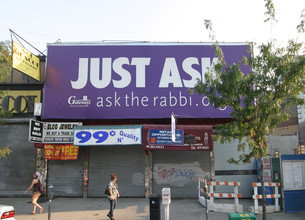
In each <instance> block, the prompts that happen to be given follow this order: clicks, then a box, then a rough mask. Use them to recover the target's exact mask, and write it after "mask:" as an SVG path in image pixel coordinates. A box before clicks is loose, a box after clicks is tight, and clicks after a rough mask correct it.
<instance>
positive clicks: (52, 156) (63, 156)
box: [44, 144, 79, 160]
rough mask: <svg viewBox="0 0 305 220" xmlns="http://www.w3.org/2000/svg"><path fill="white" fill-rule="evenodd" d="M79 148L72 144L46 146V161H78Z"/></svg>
mask: <svg viewBox="0 0 305 220" xmlns="http://www.w3.org/2000/svg"><path fill="white" fill-rule="evenodd" d="M78 150H79V147H78V146H74V145H72V144H65V145H63V144H45V145H44V159H48V160H77V158H78Z"/></svg>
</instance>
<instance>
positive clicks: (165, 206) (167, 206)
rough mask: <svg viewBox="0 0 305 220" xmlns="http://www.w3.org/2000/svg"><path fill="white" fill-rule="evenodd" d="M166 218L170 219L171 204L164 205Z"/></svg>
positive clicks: (166, 219)
mask: <svg viewBox="0 0 305 220" xmlns="http://www.w3.org/2000/svg"><path fill="white" fill-rule="evenodd" d="M164 214H165V220H169V204H167V205H164Z"/></svg>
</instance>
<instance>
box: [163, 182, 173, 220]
mask: <svg viewBox="0 0 305 220" xmlns="http://www.w3.org/2000/svg"><path fill="white" fill-rule="evenodd" d="M170 203H171V189H170V188H163V189H162V204H163V205H164V219H165V220H169V219H170V218H169V204H170Z"/></svg>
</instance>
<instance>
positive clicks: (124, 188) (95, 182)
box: [88, 145, 145, 197]
mask: <svg viewBox="0 0 305 220" xmlns="http://www.w3.org/2000/svg"><path fill="white" fill-rule="evenodd" d="M89 148H90V149H89V181H88V197H103V196H105V195H104V190H105V188H106V186H107V185H108V183H109V182H110V174H111V173H114V174H116V175H117V176H118V180H117V184H118V186H119V192H120V195H121V196H123V197H144V196H145V188H144V173H145V158H144V152H143V149H142V146H140V145H136V146H123V145H120V146H118V145H115V146H90V147H89Z"/></svg>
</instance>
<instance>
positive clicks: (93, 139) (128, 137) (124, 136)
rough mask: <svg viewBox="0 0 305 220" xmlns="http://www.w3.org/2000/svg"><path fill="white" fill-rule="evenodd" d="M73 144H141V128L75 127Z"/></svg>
mask: <svg viewBox="0 0 305 220" xmlns="http://www.w3.org/2000/svg"><path fill="white" fill-rule="evenodd" d="M73 144H74V145H76V146H88V145H135V144H142V128H141V127H133V128H98V127H97V128H92V127H91V128H86V127H75V128H74V132H73Z"/></svg>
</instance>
